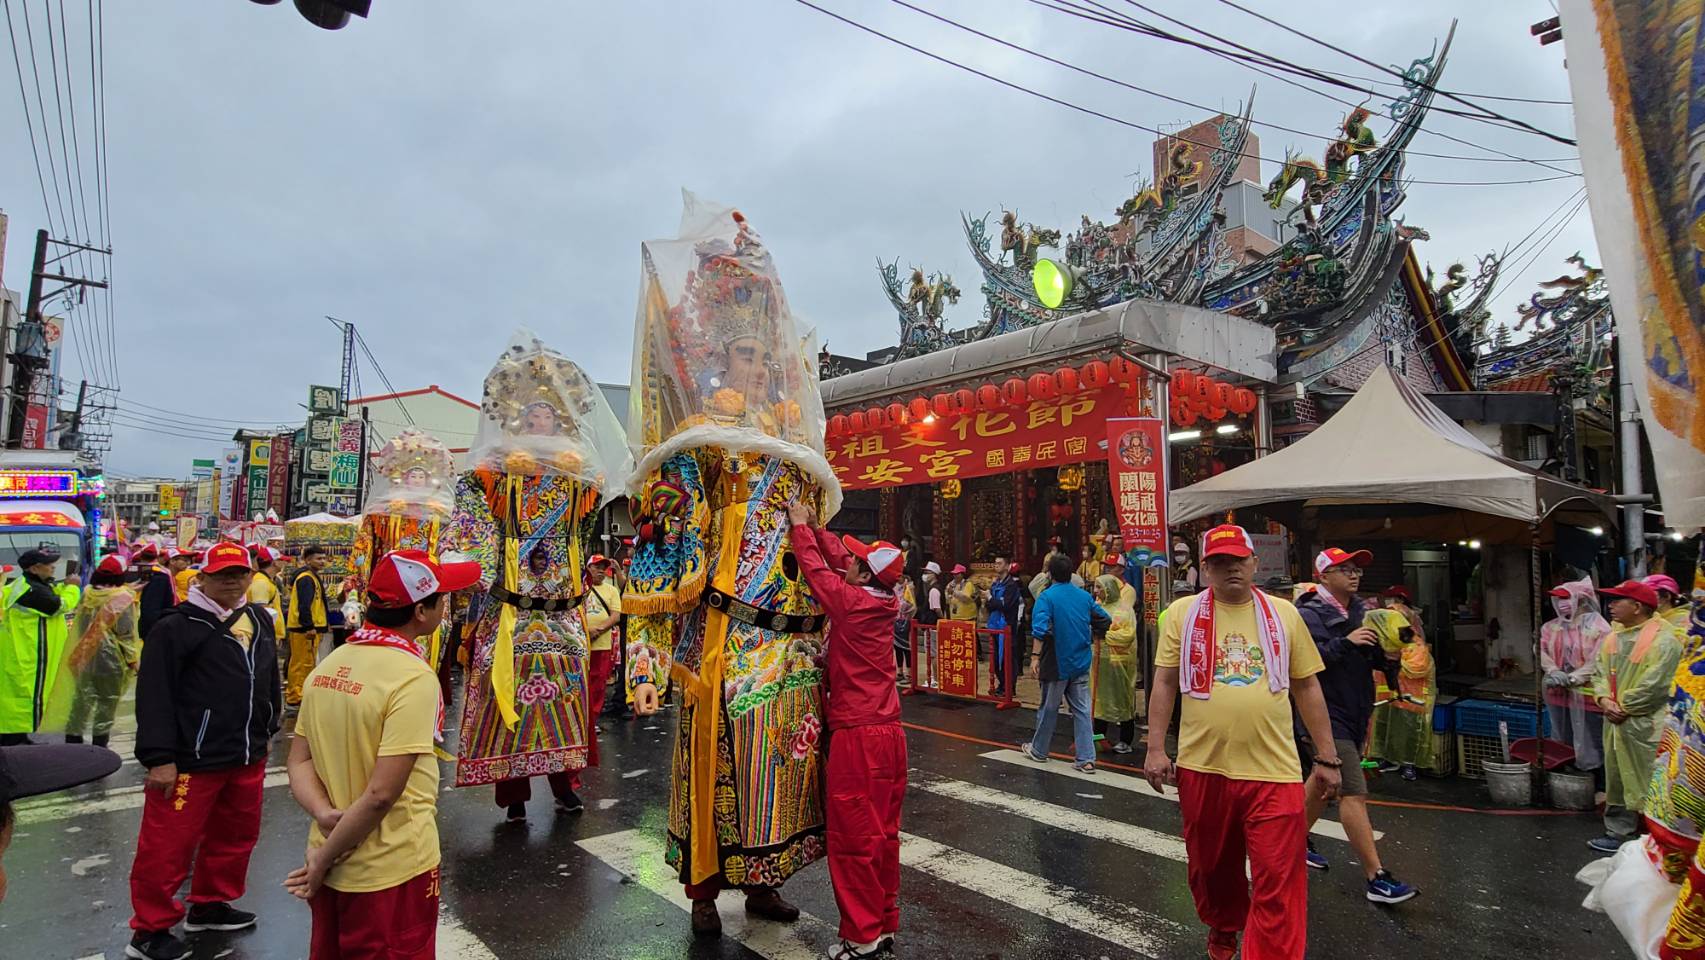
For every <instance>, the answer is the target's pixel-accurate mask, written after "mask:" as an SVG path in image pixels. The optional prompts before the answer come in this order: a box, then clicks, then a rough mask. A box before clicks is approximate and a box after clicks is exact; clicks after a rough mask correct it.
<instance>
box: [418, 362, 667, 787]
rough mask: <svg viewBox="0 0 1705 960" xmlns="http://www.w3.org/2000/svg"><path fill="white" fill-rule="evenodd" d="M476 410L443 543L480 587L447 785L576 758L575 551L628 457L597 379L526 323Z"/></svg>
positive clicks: (580, 717) (584, 548)
mask: <svg viewBox="0 0 1705 960" xmlns="http://www.w3.org/2000/svg"><path fill="white" fill-rule="evenodd" d="M480 414H481V419H480V426H479V432H478V434H477V435H476V438H475V442H474V446H473V448H472V449H471V450H470V451H469V454H468V457H469V464H470V466H471V468H472V469H469V470H468V471H466V472H464V473H463V474H462V476H461V478H460V479H459V480H458V481H457V483H456V498H455V499H456V503H455V513H454V515H453V516H452V518H451V522H450V527H449V529H448V530H446V531H445V534H444V538H443V544H442V547H443V549H444V550H446V551H452V550H453V551H456V552H458V553H461V554H463V555H464V556H466V557H468V558H469V559H472V560H476V561H478V562H479V564H480V568H481V570H482V577H481V586H483V587H484V588H486V591H487V592H486V594H485V596H483V597H482V598H481V603H480V608H479V612H478V614H477V617H476V619H475V621H474V626H473V639H472V643H471V646H470V650H469V669H468V681H467V695H466V700H465V706H464V709H463V713H462V725H461V751H460V755H459V757H458V760H457V764H456V785H457V786H470V785H474V784H482V783H494V782H497V781H501V780H511V779H519V778H525V777H531V776H540V775H545V774H552V773H566V772H571V771H574V770H578V769H580V768H581V767H584V766H585V765H586V763H587V751H588V743H589V740H588V736H589V730H590V723H589V718H588V711H587V703H586V666H587V661H588V659H589V656H590V654H589V651H588V648H587V637H586V627H585V624H584V622H583V620H582V608H581V606H580V599H581V596H582V594H583V593H584V592H585V589H586V586H585V584H586V581H585V562H586V558H587V557H588V555H590V553H591V552H592V551H591V549H590V548H591V538H592V531H593V527H594V526H595V524H596V522H597V517H598V511H599V509H600V508H601V507H602V506H603V505H604V504H605V503H606V502H608V500H609V499H610V497H611V495H612V493H613V492H614V490H615V489H616V484H618V483H619V482H620V480H621V478H624V477H625V476H626V475H627V473H628V471H630V470H631V469H632V467H633V459H632V457H631V456H629V454H628V450H627V446H626V444H625V443H623V441H622V433H621V426H620V424H619V423H618V422H617V420H616V415H615V413H614V412H612V411H611V409H610V406H609V404H608V403H607V402H606V401H605V400H604V396H603V393H602V392H600V391H599V389H598V386H597V384H595V383H593V382H592V381H591V379H589V378H588V377H587V376H586V374H585V373H584V372H583V371H581V369H580V367H579V366H577V365H576V364H574V363H573V362H572V361H570V360H568V359H567V358H566V357H563V356H562V355H561V354H559V353H556V352H554V351H552V350H550V349H549V348H547V347H545V346H544V344H542V343H540V342H539V340H538V338H537V337H534V336H533V335H532V334H531V333H529V332H527V331H521V332H519V333H517V334H516V336H515V337H514V338H513V339H512V340H511V341H510V345H509V347H508V349H506V350H505V351H504V352H503V355H502V356H501V357H499V358H498V361H497V365H496V366H494V367H493V368H492V371H491V373H490V374H489V375H487V377H486V380H485V395H484V397H483V399H482V401H481V404H480Z"/></svg>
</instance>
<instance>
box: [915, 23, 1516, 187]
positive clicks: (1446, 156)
mask: <svg viewBox="0 0 1705 960" xmlns="http://www.w3.org/2000/svg"><path fill="white" fill-rule="evenodd" d="M889 2H891V3H893V4H895V5H897V6H901V7H904V8H906V9H907V10H911V11H912V12H914V13H918V14H921V15H923V16H926V17H929V18H930V19H931V20H935V21H937V22H939V23H944V24H947V25H948V26H951V27H954V28H956V29H958V30H962V31H964V32H966V33H969V34H972V35H973V36H977V37H981V38H983V39H984V40H988V41H989V42H991V43H996V44H999V45H1000V46H1003V47H1006V48H1007V49H1009V50H1016V51H1018V52H1020V53H1023V54H1027V55H1029V56H1031V57H1035V58H1036V59H1038V60H1043V61H1046V62H1048V63H1051V64H1054V65H1055V66H1059V67H1064V68H1065V69H1067V70H1071V71H1073V72H1075V73H1080V74H1083V75H1084V76H1087V77H1094V78H1095V79H1097V80H1102V81H1105V82H1107V83H1111V84H1113V85H1115V86H1119V87H1123V88H1125V89H1126V90H1134V91H1136V92H1137V93H1144V94H1147V95H1149V96H1151V97H1156V98H1158V99H1161V100H1165V101H1168V102H1170V103H1176V104H1179V105H1181V106H1186V107H1190V108H1192V109H1196V110H1203V111H1206V112H1208V113H1220V112H1221V111H1220V110H1219V109H1218V108H1216V107H1213V106H1209V105H1208V104H1204V103H1197V102H1195V101H1193V100H1186V99H1184V98H1182V97H1176V96H1173V95H1171V94H1167V93H1161V92H1160V91H1158V90H1151V89H1149V88H1148V87H1141V86H1138V85H1136V84H1134V83H1129V82H1126V81H1124V80H1120V79H1118V78H1116V77H1109V76H1107V75H1105V74H1102V73H1097V72H1096V71H1094V70H1090V69H1089V68H1087V67H1082V66H1079V65H1078V64H1075V63H1070V62H1068V61H1065V60H1061V59H1059V58H1057V57H1051V56H1049V55H1048V54H1046V53H1042V52H1041V51H1039V50H1033V49H1031V48H1030V47H1026V46H1023V45H1022V44H1017V43H1013V42H1012V41H1010V40H1004V39H1002V38H1000V37H997V36H994V35H993V34H989V33H985V32H983V31H982V30H978V29H977V28H976V27H972V26H968V25H966V24H963V23H960V22H959V21H957V20H954V19H952V18H951V17H946V16H943V15H941V14H939V13H935V12H934V11H931V10H926V9H924V8H922V7H919V6H916V5H914V4H912V3H909V2H907V0H889ZM1249 122H1250V124H1252V125H1254V126H1258V127H1267V128H1269V129H1273V130H1282V131H1284V132H1286V133H1294V134H1297V135H1298V136H1304V137H1315V138H1318V139H1322V140H1334V139H1337V136H1336V135H1328V134H1323V133H1312V132H1310V131H1307V130H1298V129H1297V128H1295V127H1287V126H1285V125H1283V124H1279V123H1268V122H1266V121H1264V120H1255V119H1251V120H1250V121H1249ZM1404 152H1405V153H1406V154H1408V155H1409V156H1415V157H1433V158H1436V159H1439V160H1471V161H1474V162H1477V163H1529V162H1532V161H1529V160H1526V159H1525V158H1521V157H1469V156H1463V155H1461V154H1450V153H1427V152H1424V151H1420V150H1405V151H1404Z"/></svg>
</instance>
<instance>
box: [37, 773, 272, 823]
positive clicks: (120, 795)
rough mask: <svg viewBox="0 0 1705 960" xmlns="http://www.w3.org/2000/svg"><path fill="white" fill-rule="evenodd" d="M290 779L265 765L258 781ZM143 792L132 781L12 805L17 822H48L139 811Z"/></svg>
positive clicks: (140, 787)
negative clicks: (71, 794) (129, 783)
mask: <svg viewBox="0 0 1705 960" xmlns="http://www.w3.org/2000/svg"><path fill="white" fill-rule="evenodd" d="M289 782H290V775H289V774H287V773H286V772H285V770H284V768H283V767H267V768H266V779H265V780H263V781H262V782H261V785H262V786H263V787H282V786H284V785H285V784H287V783H289ZM146 799H147V798H146V796H145V795H144V794H143V792H142V784H140V783H137V784H132V785H130V786H128V787H114V788H112V789H111V790H102V791H100V792H98V793H90V794H83V795H80V796H70V797H66V796H50V797H46V798H43V799H40V800H24V801H21V802H19V803H18V804H17V805H16V806H14V807H13V810H15V811H16V813H17V817H18V823H20V824H24V825H28V824H32V823H50V822H52V821H55V820H69V819H71V818H72V817H83V816H88V815H89V814H93V813H113V812H115V811H119V810H140V809H142V804H143V802H144V801H145V800H146Z"/></svg>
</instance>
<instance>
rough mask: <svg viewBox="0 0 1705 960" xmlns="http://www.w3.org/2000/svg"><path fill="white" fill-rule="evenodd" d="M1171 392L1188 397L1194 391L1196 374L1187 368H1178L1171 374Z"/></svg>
mask: <svg viewBox="0 0 1705 960" xmlns="http://www.w3.org/2000/svg"><path fill="white" fill-rule="evenodd" d="M1172 392H1173V393H1174V394H1175V395H1178V396H1185V397H1188V396H1190V395H1191V394H1193V393H1195V392H1196V374H1195V373H1193V372H1191V371H1189V370H1180V371H1178V372H1177V373H1174V374H1173V375H1172Z"/></svg>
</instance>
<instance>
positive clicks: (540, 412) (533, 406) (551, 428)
mask: <svg viewBox="0 0 1705 960" xmlns="http://www.w3.org/2000/svg"><path fill="white" fill-rule="evenodd" d="M521 432H522V433H523V434H525V435H527V436H529V437H554V436H556V435H557V434H560V433H562V415H561V414H560V413H558V412H557V409H556V408H555V407H553V406H551V405H550V404H548V403H545V402H544V401H538V402H535V403H529V404H528V405H527V408H526V409H525V410H523V411H522V412H521Z"/></svg>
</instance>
